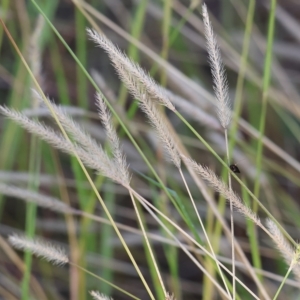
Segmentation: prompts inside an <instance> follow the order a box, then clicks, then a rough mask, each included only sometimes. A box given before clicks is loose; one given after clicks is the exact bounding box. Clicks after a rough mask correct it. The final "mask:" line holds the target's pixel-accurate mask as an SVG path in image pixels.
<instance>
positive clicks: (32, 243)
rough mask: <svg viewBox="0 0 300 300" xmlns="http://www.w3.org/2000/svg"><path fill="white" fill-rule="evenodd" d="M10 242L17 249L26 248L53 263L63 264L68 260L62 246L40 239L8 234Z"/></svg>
mask: <svg viewBox="0 0 300 300" xmlns="http://www.w3.org/2000/svg"><path fill="white" fill-rule="evenodd" d="M8 241H9V242H10V244H11V245H12V246H13V247H14V248H16V249H18V250H26V251H30V252H31V253H33V254H35V255H36V256H38V257H42V258H44V259H45V260H47V261H49V262H51V263H52V264H54V265H64V264H66V263H68V262H69V259H68V256H67V255H66V253H65V251H64V250H63V249H62V248H59V247H57V246H54V245H52V244H50V243H48V242H45V241H43V240H40V239H30V238H27V237H25V236H20V235H16V234H13V235H10V236H9V237H8Z"/></svg>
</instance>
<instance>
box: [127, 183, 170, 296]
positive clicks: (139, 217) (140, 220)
mask: <svg viewBox="0 0 300 300" xmlns="http://www.w3.org/2000/svg"><path fill="white" fill-rule="evenodd" d="M128 191H129V194H130V198H131V200H132V204H133V207H134V210H135V213H136V216H137V218H138V221H139V224H140V227H141V230H142V232H143V236H144V238H145V242H146V245H147V248H148V250H149V253H150V256H151V259H152V262H153V265H154V268H155V271H156V274H157V277H158V280H159V282H160V284H161V287H162V289H163V292H164V295H165V297H166V295H167V291H166V288H165V285H164V282H163V280H162V277H161V274H160V271H159V268H158V265H157V263H156V260H155V257H154V254H153V251H152V248H151V245H150V243H149V239H148V237H147V233H146V231H145V228H144V225H143V221H142V219H141V216H140V213H139V210H138V208H137V206H136V203H135V199H134V196H133V194H132V191H131V190H130V189H128Z"/></svg>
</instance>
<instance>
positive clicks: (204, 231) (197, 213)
mask: <svg viewBox="0 0 300 300" xmlns="http://www.w3.org/2000/svg"><path fill="white" fill-rule="evenodd" d="M179 173H180V175H181V178H182V180H183V183H184V185H185V187H186V190H187V192H188V194H189V197H190V199H191V202H192V204H193V207H194V210H195V212H196V215H197V218H198V220H199V223H200V226H201V228H202V230H203V233H204V236H205V238H206V240H207V243H208V246H209V248H210V251H211V253H212V256H213V257H214V260H215V263H216V265H217V268H218V270H219V273H220V276H221V278H222V280H223V283H224V286H225V289H226V291H227V294H228V296H229V297H231V295H230V292H229V290H228V287H227V284H226V280H225V278H224V275H223V272H222V270H221V268H220V266H219V261H218V260H217V258H216V254H215V252H214V249H213V247H212V245H211V243H210V240H209V237H208V236H207V232H206V230H205V227H204V225H203V222H202V219H201V217H200V215H199V212H198V209H197V206H196V204H195V201H194V198H193V196H192V194H191V191H190V189H189V187H188V184H187V182H186V180H185V177H184V175H183V173H182V170H181V168H180V169H179Z"/></svg>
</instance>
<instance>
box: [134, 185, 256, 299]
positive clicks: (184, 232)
mask: <svg viewBox="0 0 300 300" xmlns="http://www.w3.org/2000/svg"><path fill="white" fill-rule="evenodd" d="M130 189H131V188H130ZM132 192H133V194H134V195H135V196H136V197H137V199H138V200H139V201H141V202H143V203H144V204H145V205H146V206H148V207H149V208H150V209H151V210H153V211H155V212H156V213H157V214H158V215H160V216H161V217H162V218H164V219H165V220H166V221H167V222H168V223H170V224H171V225H172V226H173V227H174V228H176V229H177V230H178V231H179V232H180V233H181V234H182V235H183V236H185V237H186V238H187V239H189V240H190V241H191V242H192V243H194V244H195V245H196V246H197V247H198V248H199V249H201V250H202V251H203V252H204V253H205V254H206V255H208V256H209V257H210V258H212V259H214V257H213V255H212V254H211V253H210V252H209V251H207V250H206V249H205V248H204V247H203V246H202V245H200V244H199V243H198V242H197V241H196V240H195V239H194V238H193V237H191V236H190V235H189V234H188V233H187V232H186V231H185V230H184V229H182V228H181V227H180V226H178V225H177V224H176V223H175V222H174V221H172V220H171V219H170V218H168V217H167V216H166V215H165V214H163V213H162V212H161V211H159V210H158V209H157V208H156V207H155V206H153V205H152V204H151V203H150V202H149V201H147V200H146V199H145V198H144V197H142V196H141V195H140V194H138V193H137V192H136V191H135V190H132ZM158 222H159V221H158ZM159 224H160V222H159ZM163 225H164V224H163ZM163 225H162V226H163ZM183 246H184V245H183ZM184 247H185V246H184ZM219 265H220V267H221V268H222V269H223V270H225V271H226V272H227V273H228V274H229V275H231V276H232V275H233V274H232V272H230V270H229V269H227V268H226V267H225V266H224V265H223V264H222V263H220V262H219ZM236 280H237V282H239V284H240V285H241V286H243V287H244V288H245V289H246V290H247V291H248V292H249V293H250V294H251V295H252V296H253V297H254V298H255V299H258V300H259V298H258V297H257V296H256V295H255V294H254V293H253V292H252V291H251V290H250V289H249V288H248V287H247V286H246V285H245V284H244V283H243V282H242V281H241V280H239V279H238V278H236Z"/></svg>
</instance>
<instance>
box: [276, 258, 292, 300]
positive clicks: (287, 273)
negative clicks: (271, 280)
mask: <svg viewBox="0 0 300 300" xmlns="http://www.w3.org/2000/svg"><path fill="white" fill-rule="evenodd" d="M292 264H293V262H291V265H290V267H289V269H288V270H287V272H286V274H285V276H284V278H283V280H282V282H281V284H280V286H279V288H278V290H277V292H276V294H275V296H274V298H273V300H276V299H277V297H278V296H279V293H280V291H281V289H282V287H283V286H284V284H285V281H286V280H287V278H288V277H289V275H290V273H291V271H292V269H293V267H292Z"/></svg>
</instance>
